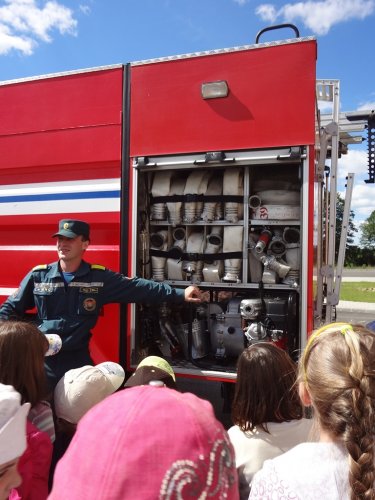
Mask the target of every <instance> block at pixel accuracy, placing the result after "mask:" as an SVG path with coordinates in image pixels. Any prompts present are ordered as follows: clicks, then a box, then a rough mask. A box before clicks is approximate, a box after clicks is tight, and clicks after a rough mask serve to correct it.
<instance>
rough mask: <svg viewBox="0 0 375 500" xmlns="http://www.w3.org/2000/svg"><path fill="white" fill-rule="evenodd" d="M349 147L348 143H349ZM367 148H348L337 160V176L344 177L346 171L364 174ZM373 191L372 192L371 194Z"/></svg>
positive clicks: (346, 173) (366, 164)
mask: <svg viewBox="0 0 375 500" xmlns="http://www.w3.org/2000/svg"><path fill="white" fill-rule="evenodd" d="M349 148H350V145H349ZM367 166H368V156H367V150H358V149H349V150H348V153H347V154H346V155H342V156H341V158H340V159H339V160H338V166H337V177H338V178H339V179H344V178H345V177H346V176H347V175H348V173H353V174H356V175H363V176H366V173H367V171H368V169H367ZM374 195H375V193H373V196H374Z"/></svg>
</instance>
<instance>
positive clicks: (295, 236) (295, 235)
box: [283, 227, 301, 286]
mask: <svg viewBox="0 0 375 500" xmlns="http://www.w3.org/2000/svg"><path fill="white" fill-rule="evenodd" d="M283 238H284V240H285V241H286V252H285V261H286V263H287V264H288V266H290V271H289V273H288V275H287V276H286V277H285V278H284V279H283V283H285V284H288V285H293V286H298V283H299V271H300V267H301V248H300V231H299V229H298V228H296V227H286V228H285V229H284V233H283Z"/></svg>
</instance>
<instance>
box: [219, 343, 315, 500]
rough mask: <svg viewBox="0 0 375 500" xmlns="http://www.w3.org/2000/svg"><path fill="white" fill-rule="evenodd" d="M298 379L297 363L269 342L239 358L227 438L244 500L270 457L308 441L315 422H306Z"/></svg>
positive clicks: (249, 350)
mask: <svg viewBox="0 0 375 500" xmlns="http://www.w3.org/2000/svg"><path fill="white" fill-rule="evenodd" d="M296 380H297V366H296V364H295V363H294V362H293V361H292V359H291V358H290V356H289V355H288V354H287V352H286V351H284V350H282V349H280V348H279V347H277V346H276V345H274V344H272V343H270V342H259V343H257V344H253V345H251V346H250V347H248V348H247V349H245V350H244V351H243V352H242V354H241V356H240V358H239V361H238V372H237V382H236V386H235V395H234V400H233V405H232V420H233V423H234V424H235V425H234V426H233V427H231V428H230V429H229V430H228V434H229V437H230V440H231V442H232V444H233V447H234V451H235V454H236V466H237V470H238V472H239V480H240V497H241V498H248V496H249V491H250V484H251V481H252V478H253V476H254V474H255V473H256V472H257V471H258V470H259V469H260V468H261V467H262V465H263V462H264V461H265V460H266V459H268V458H274V457H277V456H278V455H281V453H284V452H285V451H287V450H289V449H290V448H292V447H293V446H295V445H296V444H298V443H302V442H304V441H306V440H307V438H308V435H309V432H310V429H311V425H312V422H311V420H307V419H305V418H303V408H302V404H301V402H300V399H299V397H298V390H297V386H296Z"/></svg>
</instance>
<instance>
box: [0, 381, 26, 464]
mask: <svg viewBox="0 0 375 500" xmlns="http://www.w3.org/2000/svg"><path fill="white" fill-rule="evenodd" d="M30 406H31V405H30V403H24V404H23V405H21V395H20V394H19V393H18V392H17V391H16V390H15V389H14V388H13V387H12V386H11V385H4V384H0V464H5V463H7V462H10V461H11V460H14V459H15V458H18V457H20V456H21V455H22V454H23V452H24V451H25V450H26V446H27V444H26V418H27V414H28V413H29V410H30Z"/></svg>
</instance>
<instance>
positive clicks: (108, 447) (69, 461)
mask: <svg viewBox="0 0 375 500" xmlns="http://www.w3.org/2000/svg"><path fill="white" fill-rule="evenodd" d="M67 492H68V493H67ZM67 494H68V497H67ZM66 498H69V500H80V499H82V498H90V499H91V498H95V499H97V500H109V499H111V500H127V499H129V500H134V499H146V498H149V499H156V498H158V499H160V500H166V499H168V498H169V499H171V498H181V499H182V498H197V499H198V498H202V499H203V498H210V499H211V500H221V499H223V500H224V499H227V500H236V499H238V485H237V471H236V468H235V463H234V452H233V448H232V446H231V444H230V442H229V439H228V436H227V433H226V432H225V430H224V428H223V426H222V425H221V424H220V422H218V421H217V420H216V418H215V415H214V412H213V409H212V406H211V405H210V403H209V402H208V401H204V400H202V399H199V398H197V397H196V396H194V395H193V394H189V393H180V392H178V391H176V390H174V389H169V388H168V387H155V386H150V385H145V386H138V387H131V388H129V389H126V390H124V391H119V392H117V393H116V394H113V395H112V396H109V397H108V398H106V399H105V400H104V401H103V402H101V403H99V404H98V405H96V406H95V407H94V408H92V409H91V410H90V411H89V412H88V413H87V414H86V415H85V416H84V417H83V418H82V420H81V421H80V423H79V425H78V428H77V432H76V434H75V435H74V438H73V440H72V442H71V445H70V446H69V448H68V450H67V452H66V453H65V455H64V456H63V458H62V459H61V460H60V462H59V463H58V464H57V468H56V473H55V477H54V482H53V488H52V492H51V494H50V497H49V500H66Z"/></svg>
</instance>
